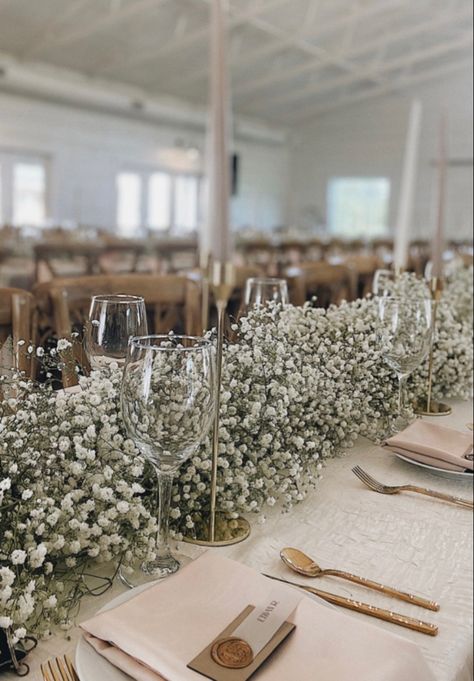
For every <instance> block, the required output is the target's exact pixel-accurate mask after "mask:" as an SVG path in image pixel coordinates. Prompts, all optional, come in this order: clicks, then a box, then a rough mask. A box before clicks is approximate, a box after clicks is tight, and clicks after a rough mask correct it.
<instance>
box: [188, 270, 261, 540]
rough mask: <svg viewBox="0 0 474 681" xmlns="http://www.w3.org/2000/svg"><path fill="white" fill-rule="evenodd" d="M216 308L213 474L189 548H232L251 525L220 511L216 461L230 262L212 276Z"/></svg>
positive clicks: (232, 282)
mask: <svg viewBox="0 0 474 681" xmlns="http://www.w3.org/2000/svg"><path fill="white" fill-rule="evenodd" d="M209 283H210V286H211V287H212V291H213V293H214V299H215V302H216V307H217V348H216V350H217V358H216V359H217V361H216V368H217V375H216V385H217V399H216V415H215V420H214V432H213V438H212V472H211V489H210V509H209V518H208V519H205V520H202V521H201V522H200V523H198V525H197V527H196V532H195V536H194V537H184V541H185V542H188V543H189V544H197V545H199V546H214V547H218V546H231V545H232V544H238V543H239V542H241V541H244V540H245V539H247V537H248V536H249V535H250V524H249V522H248V521H247V520H245V518H241V517H239V518H235V519H230V518H227V517H226V514H224V513H221V512H219V511H218V510H217V460H218V458H219V422H220V413H219V412H220V393H221V383H222V381H221V379H222V359H223V350H224V326H225V311H226V309H227V303H228V301H229V298H230V296H231V294H232V291H233V289H234V285H235V272H234V267H233V265H232V263H230V262H225V263H222V262H214V263H212V268H211V271H210V276H209Z"/></svg>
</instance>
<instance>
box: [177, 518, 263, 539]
mask: <svg viewBox="0 0 474 681" xmlns="http://www.w3.org/2000/svg"><path fill="white" fill-rule="evenodd" d="M249 536H250V523H249V522H248V520H245V518H242V517H240V516H239V517H238V518H233V519H229V518H226V517H225V515H224V514H223V513H216V519H215V529H214V539H210V537H209V523H208V522H207V521H206V522H202V523H199V524H197V526H196V536H195V537H184V538H183V541H185V542H186V543H187V544H196V545H197V546H209V547H212V546H214V547H219V546H232V545H233V544H240V542H242V541H245V540H246V539H247V537H249Z"/></svg>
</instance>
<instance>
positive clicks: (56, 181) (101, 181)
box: [0, 93, 288, 229]
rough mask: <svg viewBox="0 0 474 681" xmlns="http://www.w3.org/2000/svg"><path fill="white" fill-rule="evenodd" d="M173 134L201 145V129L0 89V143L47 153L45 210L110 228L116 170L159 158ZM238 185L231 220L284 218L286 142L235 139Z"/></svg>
mask: <svg viewBox="0 0 474 681" xmlns="http://www.w3.org/2000/svg"><path fill="white" fill-rule="evenodd" d="M177 138H181V139H184V140H185V141H186V142H187V143H189V144H192V145H195V146H197V147H198V148H199V149H201V150H202V149H204V143H205V142H204V134H203V133H200V132H198V131H196V130H195V129H189V128H188V129H186V128H183V127H182V126H176V127H171V126H164V125H158V124H153V123H147V122H142V121H134V120H131V119H127V118H125V117H123V118H122V117H119V116H115V115H109V114H105V113H96V112H93V111H87V110H84V109H78V108H74V107H70V106H66V105H60V104H53V103H48V102H44V101H40V100H37V99H32V98H23V97H20V96H16V95H10V94H2V93H0V151H2V150H5V149H7V150H8V149H10V150H14V151H28V152H35V153H37V154H41V155H45V156H47V157H48V159H49V161H50V197H49V206H48V214H49V217H50V218H51V220H52V221H53V222H63V221H65V220H73V221H77V222H80V223H83V224H88V225H95V226H104V227H107V228H114V226H115V223H116V190H115V176H116V174H117V172H119V171H120V170H123V169H127V168H133V167H142V166H157V165H163V164H164V163H166V159H165V156H164V153H163V150H166V149H170V148H172V147H173V146H174V144H175V141H176V139H177ZM234 146H235V151H236V152H237V153H238V154H240V171H241V172H240V189H239V195H238V196H237V197H236V198H235V199H234V200H233V206H232V218H233V223H234V225H235V226H236V227H241V226H244V225H252V226H256V227H257V228H259V229H271V228H272V227H273V226H275V225H278V224H281V223H284V222H285V221H286V219H287V215H286V210H287V205H286V199H287V186H288V176H287V172H288V150H287V147H286V146H285V145H284V144H277V143H275V144H272V143H259V142H256V141H252V142H248V141H246V140H245V139H237V140H235V145H234Z"/></svg>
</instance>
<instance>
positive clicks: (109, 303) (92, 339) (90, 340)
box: [84, 294, 148, 370]
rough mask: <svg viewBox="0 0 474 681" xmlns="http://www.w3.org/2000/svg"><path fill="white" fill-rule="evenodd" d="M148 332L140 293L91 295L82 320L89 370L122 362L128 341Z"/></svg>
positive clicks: (122, 363) (123, 362) (125, 354)
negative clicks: (87, 317) (83, 320)
mask: <svg viewBox="0 0 474 681" xmlns="http://www.w3.org/2000/svg"><path fill="white" fill-rule="evenodd" d="M147 333H148V326H147V319H146V309H145V301H144V299H143V298H142V297H140V296H128V295H122V294H120V295H100V296H93V297H92V300H91V306H90V310H89V319H88V320H87V322H86V328H85V334H84V348H85V351H86V354H87V358H88V360H89V364H90V366H91V368H92V369H96V370H97V369H102V368H104V367H106V366H108V365H109V364H111V363H112V362H117V363H118V365H119V366H120V367H123V365H124V364H125V359H126V357H127V349H128V341H129V338H131V337H132V336H145V335H146V334H147Z"/></svg>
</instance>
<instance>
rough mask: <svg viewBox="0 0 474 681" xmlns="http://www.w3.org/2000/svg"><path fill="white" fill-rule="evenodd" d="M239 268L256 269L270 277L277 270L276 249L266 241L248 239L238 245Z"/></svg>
mask: <svg viewBox="0 0 474 681" xmlns="http://www.w3.org/2000/svg"><path fill="white" fill-rule="evenodd" d="M238 254H239V256H240V263H239V264H240V266H242V267H243V266H248V267H258V268H259V270H260V271H261V272H264V273H265V274H267V275H269V276H271V275H274V274H275V273H276V272H277V269H278V249H277V248H276V247H275V246H274V244H272V243H271V242H270V241H268V240H267V239H248V240H247V241H241V242H240V243H239V245H238Z"/></svg>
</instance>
